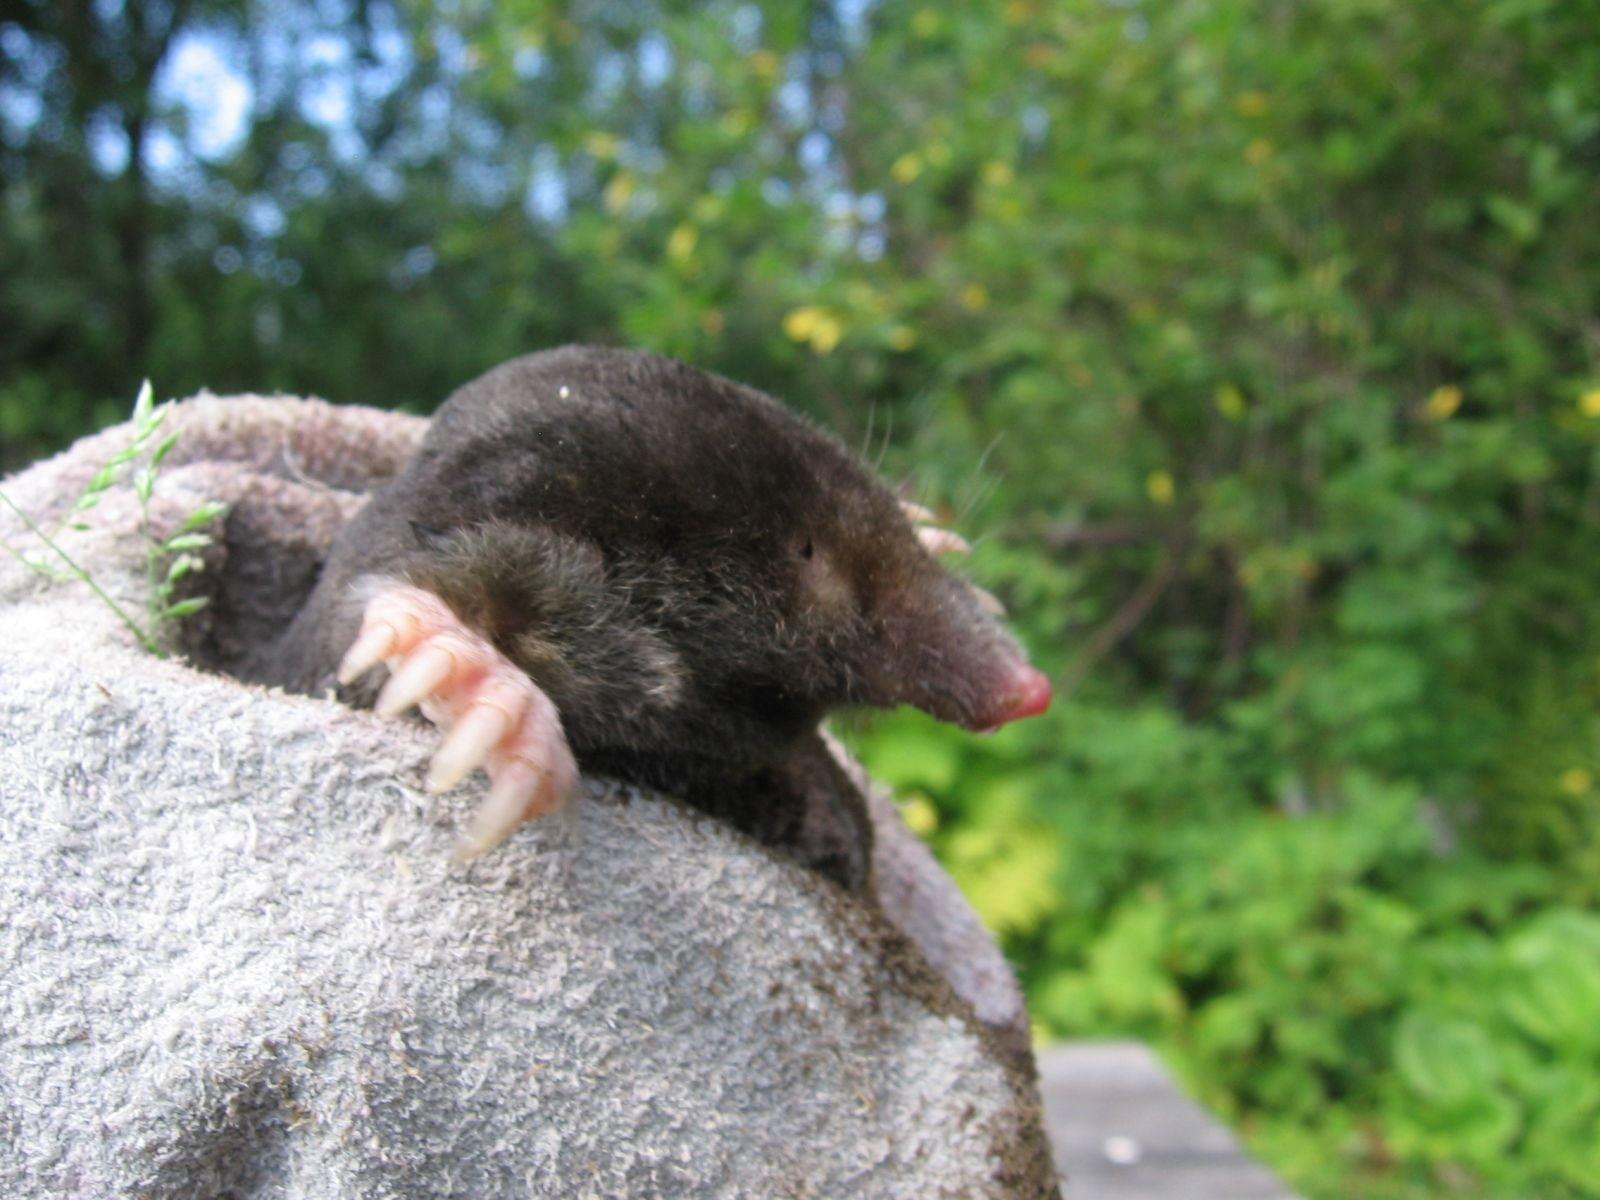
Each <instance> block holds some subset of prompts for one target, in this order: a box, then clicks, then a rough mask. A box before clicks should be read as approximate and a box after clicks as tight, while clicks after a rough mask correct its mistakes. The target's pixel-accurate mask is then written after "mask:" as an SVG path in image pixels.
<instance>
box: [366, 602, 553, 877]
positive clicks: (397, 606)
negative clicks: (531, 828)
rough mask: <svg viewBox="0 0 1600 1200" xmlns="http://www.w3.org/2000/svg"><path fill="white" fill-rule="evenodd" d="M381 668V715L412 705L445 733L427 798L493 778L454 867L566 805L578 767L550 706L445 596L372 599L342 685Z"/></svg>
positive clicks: (548, 699)
mask: <svg viewBox="0 0 1600 1200" xmlns="http://www.w3.org/2000/svg"><path fill="white" fill-rule="evenodd" d="M380 662H381V663H385V664H387V665H388V668H389V680H388V682H387V683H385V684H384V686H383V690H382V691H381V692H379V693H378V702H377V705H376V708H377V711H378V712H379V713H381V714H383V715H384V716H394V715H396V714H399V713H402V712H404V711H405V710H406V709H408V708H410V707H411V706H412V705H413V704H415V705H417V706H418V707H419V708H420V709H421V710H422V714H423V715H424V716H425V717H427V718H428V719H429V720H430V721H432V722H433V723H434V724H435V725H438V726H439V727H440V728H442V729H444V730H446V731H447V732H446V734H445V739H444V741H443V743H442V744H441V745H440V746H439V749H438V751H437V752H436V753H435V754H434V756H433V762H432V764H431V765H430V767H429V770H428V780H427V786H428V790H429V791H433V792H442V791H444V790H446V789H447V788H450V787H453V786H455V785H456V784H457V783H459V782H460V781H461V780H462V779H463V778H464V777H465V776H466V775H467V774H468V773H469V772H470V771H472V770H473V769H474V768H475V767H479V766H481V767H483V768H484V769H485V770H487V771H488V773H489V779H490V781H491V786H490V789H489V796H488V798H487V799H486V800H485V801H484V802H483V806H482V807H481V808H479V809H478V811H477V813H476V814H474V816H473V818H472V823H471V826H470V828H469V829H468V831H467V835H466V837H465V838H464V839H463V840H462V841H461V843H460V844H459V845H458V846H457V847H456V851H455V854H456V857H457V858H458V859H460V858H472V857H475V856H476V855H479V854H482V853H483V852H484V851H485V850H490V849H493V848H494V847H495V846H497V845H499V844H500V843H501V842H502V841H504V840H505V838H506V837H507V835H509V834H510V833H511V831H512V830H513V829H515V828H516V827H517V826H518V825H520V824H521V823H522V822H523V821H526V820H531V819H532V818H534V817H537V816H540V815H542V814H544V813H546V812H549V811H550V810H551V809H554V808H558V807H560V805H561V804H562V803H563V802H564V801H565V800H566V798H567V796H568V794H569V793H570V792H571V791H572V788H573V785H574V784H575V783H576V782H577V778H578V768H577V764H576V763H574V762H573V759H572V751H571V749H570V748H569V747H568V746H567V738H566V735H565V734H564V733H563V732H562V730H561V717H560V714H559V713H557V712H556V708H555V705H554V704H552V703H551V702H550V697H548V696H546V695H545V694H544V693H543V692H542V691H540V690H539V689H538V687H536V686H535V685H534V683H533V681H532V680H531V679H529V678H528V677H527V676H526V675H524V674H523V673H522V672H521V671H519V670H518V669H517V668H516V667H514V666H513V665H512V664H511V663H510V662H508V661H507V660H506V659H505V658H504V657H503V656H502V655H501V654H500V652H499V651H498V650H496V649H495V648H494V646H493V645H492V644H491V643H490V642H488V641H487V640H486V639H484V638H483V637H481V636H479V635H478V634H476V633H474V632H473V631H472V630H470V629H468V628H467V627H466V626H464V625H463V624H462V623H461V621H460V619H459V618H458V617H457V616H456V615H455V613H453V612H452V611H451V610H450V608H449V606H448V605H446V604H445V602H444V601H443V600H440V599H439V597H437V596H435V595H433V594H432V593H431V592H426V591H423V590H422V589H421V588H414V587H409V586H406V585H403V584H390V585H388V586H386V587H384V588H383V590H381V591H379V592H378V593H377V594H376V595H375V596H374V597H373V599H372V600H371V601H370V602H369V603H368V605H367V608H366V613H365V614H364V616H363V618H362V622H361V632H360V633H359V634H358V635H357V637H356V640H355V643H354V644H353V645H352V646H351V647H350V649H349V651H348V652H347V653H346V654H345V656H344V661H343V662H342V663H340V664H339V682H340V683H345V684H348V683H350V682H352V681H353V680H355V679H356V678H358V677H359V676H361V675H363V674H365V673H366V672H367V671H369V670H371V669H372V668H373V667H375V666H377V665H378V664H379V663H380Z"/></svg>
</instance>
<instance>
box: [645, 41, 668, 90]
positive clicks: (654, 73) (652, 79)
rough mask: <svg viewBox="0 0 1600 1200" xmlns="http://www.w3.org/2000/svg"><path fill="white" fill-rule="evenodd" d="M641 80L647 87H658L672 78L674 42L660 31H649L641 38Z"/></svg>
mask: <svg viewBox="0 0 1600 1200" xmlns="http://www.w3.org/2000/svg"><path fill="white" fill-rule="evenodd" d="M638 54H639V82H640V83H641V84H643V85H644V86H645V87H647V88H651V89H654V88H658V87H660V86H661V85H662V84H663V83H665V82H666V81H667V80H669V79H671V78H672V67H673V62H674V59H673V55H672V44H671V43H670V42H668V41H667V39H666V38H664V37H662V36H661V35H660V34H659V33H647V34H645V35H644V36H643V37H642V38H640V39H639V51H638Z"/></svg>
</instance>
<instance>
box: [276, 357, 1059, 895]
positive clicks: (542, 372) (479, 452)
mask: <svg viewBox="0 0 1600 1200" xmlns="http://www.w3.org/2000/svg"><path fill="white" fill-rule="evenodd" d="M369 576H379V577H384V578H389V579H394V580H400V581H404V582H407V583H410V584H413V585H416V586H419V587H422V588H426V589H427V590H429V591H432V592H434V593H435V594H437V595H438V596H440V597H441V598H443V599H444V600H445V602H446V603H447V604H449V606H450V607H451V609H453V610H454V612H455V613H456V615H457V616H458V617H459V618H460V619H461V620H462V621H463V622H464V623H465V624H467V625H468V626H470V627H472V628H473V629H475V630H477V631H478V632H480V633H482V634H483V635H484V636H486V637H487V638H489V639H490V640H491V641H492V642H493V643H494V644H495V646H496V647H497V648H498V649H499V650H500V652H501V653H502V654H503V655H505V656H506V657H507V658H509V659H510V660H511V661H512V662H513V663H515V664H516V665H517V666H518V667H519V668H521V669H522V670H523V671H525V672H526V673H527V675H528V676H529V678H531V679H532V680H533V682H534V683H535V684H536V685H537V686H538V687H539V688H541V689H542V690H543V691H544V692H545V693H546V694H547V695H548V696H549V697H550V698H551V700H552V701H553V702H554V703H555V706H556V708H557V709H558V711H559V712H560V716H561V723H562V726H563V727H564V729H565V731H566V736H567V739H568V741H569V743H570V745H571V747H572V750H573V752H574V754H575V755H576V757H577V760H578V763H579V764H580V765H581V766H582V767H583V768H585V769H587V770H593V771H599V772H602V773H606V774H611V775H615V776H618V777H621V778H623V779H627V780H631V781H634V782H638V783H641V784H646V785H649V786H651V787H656V788H660V789H662V790H664V791H667V792H669V793H671V794H674V795H676V796H678V797H680V798H681V799H683V800H685V801H686V802H688V803H690V804H693V805H695V806H697V807H699V808H702V809H704V810H706V811H708V812H711V813H713V814H715V815H717V816H719V817H722V818H724V819H726V820H728V821H730V822H731V823H732V824H734V825H735V826H737V827H738V828H740V829H742V830H744V831H745V832H747V833H749V834H751V835H753V836H755V837H757V838H758V839H760V840H762V841H763V842H766V843H768V844H769V845H774V846H778V847H781V848H784V849H786V850H788V851H789V852H791V853H793V854H794V855H796V856H797V857H798V858H799V859H800V860H801V861H803V862H805V863H807V864H808V865H810V866H812V867H815V868H816V869H818V870H820V871H821V872H823V873H824V874H826V875H828V876H829V877H831V878H833V879H835V880H837V881H838V882H840V883H842V884H843V885H845V886H847V887H851V888H859V887H861V886H863V885H864V883H865V881H866V878H867V873H868V863H869V862H870V828H869V826H868V824H867V820H866V815H865V809H864V806H863V803H862V799H861V797H860V796H859V795H858V794H857V792H856V790H855V788H854V786H853V785H852V784H851V783H850V781H849V780H848V778H847V777H846V776H845V774H844V772H843V771H842V770H841V769H840V768H839V767H838V765H837V764H836V763H835V762H834V760H833V758H832V756H831V755H830V754H829V752H828V750H827V748H826V747H825V745H824V744H823V743H822V740H821V738H820V736H819V734H818V732H817V726H818V723H819V722H820V721H821V720H822V718H823V717H824V716H825V715H826V714H827V713H828V712H830V711H831V710H834V709H837V708H840V707H844V706H852V705H869V706H888V705H894V704H899V703H909V704H913V705H916V706H917V707H919V708H922V709H925V710H926V711H928V712H930V713H932V714H933V715H934V716H936V717H939V718H941V719H943V720H948V721H955V722H959V723H960V724H962V725H965V726H967V727H969V728H973V729H987V728H992V727H994V726H997V725H1000V724H1003V723H1004V722H1006V721H1008V720H1012V719H1015V718H1017V717H1021V716H1027V715H1031V714H1032V713H1035V712H1038V711H1040V710H1041V709H1042V708H1043V706H1044V704H1045V703H1047V702H1048V698H1049V688H1048V684H1046V683H1045V682H1044V679H1043V677H1042V676H1041V675H1040V674H1039V673H1038V672H1037V671H1035V670H1034V669H1033V668H1032V667H1030V666H1029V665H1028V664H1027V659H1026V657H1025V656H1024V654H1023V652H1022V651H1021V649H1020V648H1019V647H1018V645H1017V643H1016V642H1015V641H1014V640H1013V639H1012V638H1011V636H1010V635H1009V634H1008V633H1007V632H1006V631H1005V629H1004V628H1003V627H1002V626H1001V625H1000V624H999V623H998V621H996V620H995V618H994V617H992V616H991V615H990V614H989V613H988V612H987V611H985V607H984V605H983V603H982V601H981V593H979V592H977V591H976V589H974V588H973V587H972V586H971V585H969V584H968V583H966V582H964V581H963V580H961V579H960V578H958V577H956V576H955V575H953V574H951V573H950V572H948V571H947V570H945V569H944V568H943V567H941V566H940V565H939V564H938V563H937V562H936V561H935V560H934V558H933V557H932V555H931V554H930V553H929V552H928V550H927V549H926V548H925V547H924V544H923V542H922V541H921V540H919V537H918V534H917V531H916V529H915V528H914V526H913V524H912V522H911V520H910V519H908V517H907V515H906V512H905V511H904V509H903V507H902V505H901V504H900V502H899V501H898V500H897V498H896V497H895V496H894V494H893V493H892V492H890V490H889V489H888V488H887V487H885V486H884V485H883V484H882V483H881V482H880V481H879V480H878V479H877V478H875V477H874V475H873V474H872V473H871V472H870V471H869V470H868V469H867V468H866V467H865V466H864V465H863V464H862V463H861V462H860V461H859V460H858V459H857V458H856V456H855V455H853V454H852V453H850V452H849V451H848V450H847V449H846V448H845V447H844V446H843V445H842V444H841V443H840V442H839V441H838V440H836V439H835V438H833V437H832V436H830V435H828V434H826V433H824V432H823V431H822V430H820V429H818V428H817V427H816V426H814V425H812V424H811V423H810V422H808V421H806V420H804V419H802V418H801V417H799V416H797V415H795V414H794V413H791V412H790V411H788V410H787V409H785V408H784V407H783V406H782V405H781V404H779V403H778V402H777V401H775V400H773V399H772V398H771V397H769V396H766V395H764V394H762V393H760V392H758V391H755V390H754V389H751V388H747V387H743V386H741V385H739V384H736V383H732V382H730V381H728V380H726V379H722V378H719V377H717V376H714V375H710V374H707V373H705V372H703V371H698V370H695V369H694V368H692V367H689V366H686V365H684V364H682V363H679V362H676V361H674V360H672V359H668V358H663V357H661V356H659V355H655V354H649V353H644V352H639V351H629V350H610V349H598V348H591V347H564V348H561V349H557V350H550V351H545V352H542V353H538V354H532V355H528V356H526V357H523V358H518V359H514V360H513V361H511V362H508V363H505V364H503V365H502V366H499V367H497V368H495V369H494V370H492V371H490V372H488V373H487V374H485V375H483V376H482V377H480V378H479V379H477V380H475V381H473V382H472V383H469V384H467V385H466V386H465V387H463V388H461V389H460V390H458V391H457V392H456V393H455V394H454V395H452V396H451V397H450V398H449V399H448V400H447V401H446V402H445V403H444V404H443V405H442V406H441V407H440V409H439V411H438V414H437V415H436V416H435V418H434V420H433V424H432V426H431V427H430V429H429V431H428V433H427V436H426V437H425V439H424V441H423V443H422V445H421V447H420V449H419V450H418V452H417V454H416V456H415V457H414V458H413V460H412V461H411V462H410V464H409V465H408V466H407V467H406V468H405V470H404V471H402V472H401V473H400V474H399V475H398V476H397V477H395V479H394V480H393V481H392V482H390V483H389V484H388V485H386V486H385V487H383V488H381V489H380V490H378V491H377V492H375V493H374V494H373V495H372V497H371V499H370V500H369V501H368V503H367V504H366V506H365V507H364V508H363V509H362V510H361V512H360V513H358V514H357V516H356V517H355V518H354V519H353V520H352V521H351V522H350V524H349V525H348V526H347V527H346V528H345V529H344V530H343V532H342V533H341V534H340V536H339V537H338V539H337V540H336V541H335V543H334V545H333V547H332V549H331V551H330V553H329V556H328V559H327V562H326V564H325V566H324V568H323V571H322V574H321V577H320V579H319V581H318V583H317V586H316V589H315V590H314V592H313V593H312V595H311V597H310V599H309V600H308V601H307V603H306V605H305V606H304V608H303V609H302V610H301V611H300V613H299V615H298V616H297V617H296V618H295V620H294V622H293V624H292V625H291V626H290V628H289V629H288V630H287V631H286V633H285V634H284V635H283V637H282V638H281V639H280V640H279V641H278V643H277V644H276V645H274V646H273V647H271V648H270V649H269V650H268V651H267V652H266V653H264V654H263V655H262V656H261V657H260V659H259V661H258V662H256V663H255V664H254V665H253V667H252V669H251V670H250V672H249V673H250V674H251V675H252V676H254V677H255V678H258V679H260V680H262V681H263V682H269V683H276V684H280V685H282V686H284V687H286V688H289V689H291V690H295V691H300V692H305V693H308V694H321V693H323V692H324V691H326V690H327V689H329V688H334V687H336V686H337V685H336V682H335V672H336V669H337V667H338V664H339V661H340V658H341V656H342V655H343V653H344V651H345V650H346V649H347V648H348V646H349V645H350V643H351V641H352V639H353V638H354V637H355V635H356V632H357V629H358V627H359V625H360V621H361V614H362V605H363V602H364V599H365V597H364V595H363V592H362V589H361V588H360V587H359V586H358V584H359V582H360V581H361V580H363V579H364V578H365V577H369ZM374 694H375V688H374V687H373V686H372V685H370V684H368V685H366V686H357V687H353V688H344V689H340V695H341V696H342V698H344V699H345V700H347V701H348V702H350V703H353V704H358V705H361V704H371V703H372V700H373V696H374Z"/></svg>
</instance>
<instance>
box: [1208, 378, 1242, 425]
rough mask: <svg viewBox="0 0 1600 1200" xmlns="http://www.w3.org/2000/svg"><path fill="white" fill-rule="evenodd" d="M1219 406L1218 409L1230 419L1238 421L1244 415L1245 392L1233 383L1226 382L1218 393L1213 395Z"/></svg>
mask: <svg viewBox="0 0 1600 1200" xmlns="http://www.w3.org/2000/svg"><path fill="white" fill-rule="evenodd" d="M1212 400H1213V402H1214V403H1215V404H1216V406H1217V411H1218V412H1219V413H1221V414H1222V415H1223V417H1225V418H1226V419H1227V420H1229V421H1237V420H1239V419H1240V418H1241V417H1243V416H1244V411H1245V403H1244V393H1243V392H1241V391H1240V390H1239V389H1238V388H1237V387H1235V386H1234V385H1233V384H1231V383H1225V384H1223V385H1222V386H1221V387H1219V388H1218V389H1217V394H1216V395H1215V396H1214V397H1212Z"/></svg>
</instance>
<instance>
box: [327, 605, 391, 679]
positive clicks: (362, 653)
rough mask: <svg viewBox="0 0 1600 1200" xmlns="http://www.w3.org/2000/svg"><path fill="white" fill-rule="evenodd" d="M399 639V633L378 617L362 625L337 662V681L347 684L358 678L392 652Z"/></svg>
mask: <svg viewBox="0 0 1600 1200" xmlns="http://www.w3.org/2000/svg"><path fill="white" fill-rule="evenodd" d="M399 639H400V635H399V633H398V632H397V631H396V630H395V627H394V626H393V625H391V624H389V622H387V621H384V620H381V619H380V620H377V621H373V622H371V623H369V624H366V625H363V626H362V627H361V633H360V635H359V636H358V637H357V638H356V640H355V641H354V642H353V643H352V644H351V646H350V649H348V650H346V651H345V655H344V658H343V660H341V661H340V663H339V682H340V683H342V684H347V685H348V684H352V683H354V682H355V681H356V680H357V679H360V678H361V677H362V676H363V675H365V674H366V673H367V672H368V671H370V670H372V668H373V667H375V666H377V665H378V664H379V663H381V662H382V661H383V660H384V659H386V658H388V657H389V655H391V654H393V653H394V648H395V643H396V642H397V641H399Z"/></svg>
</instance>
